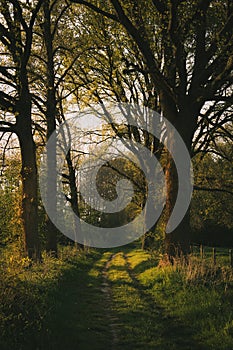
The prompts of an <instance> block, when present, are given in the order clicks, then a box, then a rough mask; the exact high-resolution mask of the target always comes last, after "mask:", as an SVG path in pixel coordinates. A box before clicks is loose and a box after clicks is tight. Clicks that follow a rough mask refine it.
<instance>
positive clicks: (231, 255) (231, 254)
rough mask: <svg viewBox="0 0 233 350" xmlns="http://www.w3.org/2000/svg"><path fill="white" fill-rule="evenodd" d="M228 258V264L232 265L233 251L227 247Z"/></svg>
mask: <svg viewBox="0 0 233 350" xmlns="http://www.w3.org/2000/svg"><path fill="white" fill-rule="evenodd" d="M229 260H230V266H231V267H233V252H232V249H229Z"/></svg>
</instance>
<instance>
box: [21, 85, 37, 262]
mask: <svg viewBox="0 0 233 350" xmlns="http://www.w3.org/2000/svg"><path fill="white" fill-rule="evenodd" d="M16 125H17V135H18V139H19V144H20V150H21V159H22V168H21V177H22V190H23V191H22V192H23V198H22V220H23V228H24V238H25V250H26V252H27V255H28V257H29V258H30V259H33V260H40V258H41V255H40V245H39V234H38V183H37V164H36V147H35V143H34V140H33V135H32V121H31V98H30V93H29V91H27V89H26V91H24V92H23V93H22V95H21V96H20V98H19V101H18V104H17V124H16Z"/></svg>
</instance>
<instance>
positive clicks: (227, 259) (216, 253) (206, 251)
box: [191, 244, 233, 267]
mask: <svg viewBox="0 0 233 350" xmlns="http://www.w3.org/2000/svg"><path fill="white" fill-rule="evenodd" d="M191 252H192V254H193V256H195V257H198V258H201V259H203V260H205V261H206V262H210V263H211V264H213V265H228V266H230V267H233V249H232V248H223V247H208V246H204V245H202V244H192V245H191Z"/></svg>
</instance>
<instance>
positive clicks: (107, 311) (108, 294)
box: [38, 251, 206, 350]
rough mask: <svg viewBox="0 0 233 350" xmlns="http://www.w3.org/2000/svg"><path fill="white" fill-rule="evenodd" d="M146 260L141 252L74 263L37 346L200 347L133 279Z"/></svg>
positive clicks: (84, 349)
mask: <svg viewBox="0 0 233 350" xmlns="http://www.w3.org/2000/svg"><path fill="white" fill-rule="evenodd" d="M147 264H148V255H147V254H146V253H145V252H142V251H132V252H130V251H128V252H120V251H119V252H105V253H103V254H99V255H95V256H94V258H93V259H92V260H90V259H87V260H86V261H83V263H82V264H80V263H79V264H77V265H74V268H73V269H71V270H70V271H69V273H68V274H67V275H66V276H65V278H64V279H63V281H62V282H61V285H60V289H59V293H58V295H57V296H56V298H57V302H56V305H57V306H56V308H55V309H54V311H53V313H52V316H51V318H50V320H49V321H48V324H47V331H46V336H45V337H43V341H42V343H41V344H40V347H38V349H43V350H46V349H49V350H53V349H54V350H55V349H56V350H59V349H68V350H73V349H78V350H90V349H94V350H105V349H107V350H129V349H143V350H144V349H148V350H150V349H151V350H152V349H153V350H156V349H158V350H163V349H164V350H165V349H166V350H167V349H169V350H173V349H177V350H178V349H179V350H182V349H183V350H189V349H190V350H191V349H200V350H201V349H206V348H204V347H202V346H201V345H200V344H198V342H197V341H196V340H195V339H194V338H193V334H192V330H191V329H190V328H187V327H185V326H184V325H182V324H181V323H180V322H179V321H178V320H176V319H174V318H172V317H170V316H169V315H168V314H167V313H166V312H165V310H164V309H163V308H162V307H161V306H159V305H158V304H157V302H156V300H154V297H153V295H152V294H150V290H149V289H147V288H145V287H144V286H143V285H142V284H141V283H140V282H139V280H138V278H137V276H138V274H139V273H142V272H143V270H144V269H146V268H147Z"/></svg>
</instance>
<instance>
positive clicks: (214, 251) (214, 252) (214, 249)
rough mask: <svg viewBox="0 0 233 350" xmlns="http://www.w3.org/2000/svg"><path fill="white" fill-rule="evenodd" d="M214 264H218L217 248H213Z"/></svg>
mask: <svg viewBox="0 0 233 350" xmlns="http://www.w3.org/2000/svg"><path fill="white" fill-rule="evenodd" d="M213 264H214V265H216V248H213Z"/></svg>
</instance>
